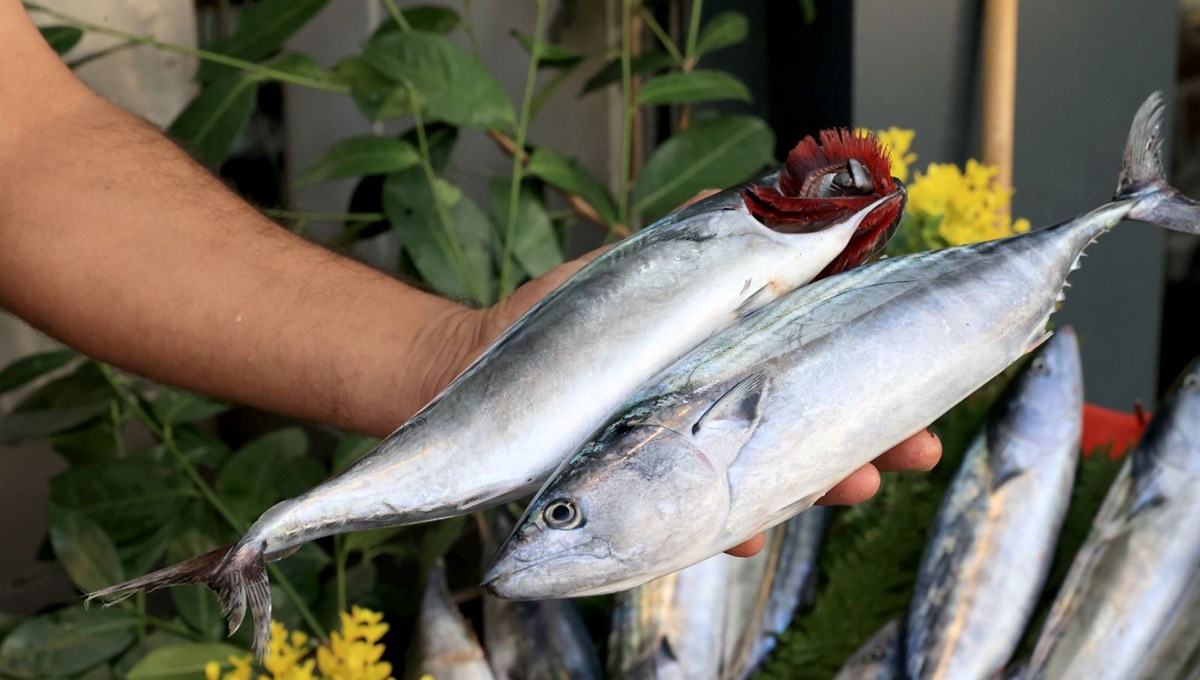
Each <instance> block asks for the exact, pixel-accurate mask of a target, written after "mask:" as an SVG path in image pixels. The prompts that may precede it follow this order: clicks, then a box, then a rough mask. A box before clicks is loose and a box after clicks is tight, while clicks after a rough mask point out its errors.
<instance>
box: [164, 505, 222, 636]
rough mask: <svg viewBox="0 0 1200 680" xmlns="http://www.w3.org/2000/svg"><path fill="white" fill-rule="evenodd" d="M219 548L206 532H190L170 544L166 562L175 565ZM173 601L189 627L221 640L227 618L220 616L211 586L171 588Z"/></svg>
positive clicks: (219, 605)
mask: <svg viewBox="0 0 1200 680" xmlns="http://www.w3.org/2000/svg"><path fill="white" fill-rule="evenodd" d="M219 547H220V545H219V544H218V543H217V541H215V540H213V539H212V537H210V536H208V535H206V534H205V533H204V532H201V531H197V530H196V529H188V530H187V531H185V532H184V533H183V534H181V535H179V536H178V537H176V538H175V540H173V541H171V545H170V547H168V548H167V562H168V563H170V564H176V563H178V562H182V561H184V560H190V559H192V558H193V557H198V556H200V555H203V554H205V553H207V552H211V551H213V550H216V549H217V548H219ZM171 601H172V602H173V603H174V604H175V609H176V610H178V611H179V616H180V617H182V618H183V620H184V622H185V623H187V625H189V626H191V627H192V628H193V629H194V630H196V631H197V632H199V633H202V634H203V635H205V636H206V637H208V638H209V639H213V640H219V639H220V638H221V632H222V629H224V627H225V619H224V617H223V616H222V615H221V603H220V602H219V601H218V600H217V596H216V594H215V593H213V591H212V590H210V589H209V588H208V586H205V585H201V584H193V585H187V586H176V587H174V588H171Z"/></svg>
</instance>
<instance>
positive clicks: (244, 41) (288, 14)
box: [196, 0, 329, 82]
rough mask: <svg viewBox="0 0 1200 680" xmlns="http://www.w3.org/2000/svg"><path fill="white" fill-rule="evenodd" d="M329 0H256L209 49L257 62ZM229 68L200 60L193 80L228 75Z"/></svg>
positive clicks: (204, 79)
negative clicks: (226, 35)
mask: <svg viewBox="0 0 1200 680" xmlns="http://www.w3.org/2000/svg"><path fill="white" fill-rule="evenodd" d="M328 2H329V0H258V1H257V2H253V3H250V4H247V5H245V7H244V9H242V10H241V12H239V13H238V21H237V28H236V29H235V30H234V32H233V35H231V36H229V37H228V38H227V39H225V40H222V41H221V42H219V43H217V44H215V45H213V46H212V47H211V48H210V49H211V51H213V52H219V53H221V54H224V55H226V56H230V57H237V58H238V59H242V60H245V61H258V60H260V59H262V58H263V57H265V56H267V55H269V54H271V53H272V52H274V51H276V50H278V49H279V47H280V46H281V45H283V42H284V41H285V40H287V39H288V37H289V36H291V35H292V34H293V33H295V32H296V31H297V30H299V28H300V27H301V26H303V25H304V24H306V23H307V22H308V21H309V19H312V18H313V17H314V16H316V14H317V13H318V12H320V11H321V10H322V9H323V8H324V7H325V5H326V4H328ZM230 71H231V69H230V67H228V66H223V65H221V64H217V63H215V62H208V61H205V62H202V63H201V64H200V70H199V71H198V72H197V73H196V79H197V80H199V81H201V82H208V81H210V80H215V79H216V78H218V77H221V76H224V75H228V74H229V72H230Z"/></svg>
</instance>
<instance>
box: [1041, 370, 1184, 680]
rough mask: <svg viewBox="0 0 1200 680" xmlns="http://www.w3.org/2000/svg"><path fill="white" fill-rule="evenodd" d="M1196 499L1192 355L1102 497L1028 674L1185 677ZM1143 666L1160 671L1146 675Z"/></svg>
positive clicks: (1102, 679) (1101, 678) (1099, 678)
mask: <svg viewBox="0 0 1200 680" xmlns="http://www.w3.org/2000/svg"><path fill="white" fill-rule="evenodd" d="M1197 498H1200V359H1197V360H1196V361H1194V362H1193V363H1192V364H1191V366H1189V367H1188V369H1187V370H1186V371H1185V372H1184V374H1183V376H1182V377H1181V379H1180V381H1179V382H1178V384H1177V387H1176V389H1175V390H1173V392H1172V393H1171V394H1169V395H1168V396H1167V398H1166V399H1165V400H1164V402H1163V403H1162V404H1161V405H1160V406H1159V409H1158V410H1157V412H1156V413H1155V414H1154V417H1153V418H1152V419H1151V421H1150V424H1149V425H1148V426H1147V428H1146V431H1145V433H1144V434H1143V435H1142V439H1141V441H1140V442H1139V443H1138V446H1137V448H1136V449H1134V451H1133V453H1132V455H1131V456H1130V459H1129V460H1128V461H1126V463H1125V465H1124V466H1123V467H1122V469H1121V472H1120V473H1119V474H1118V476H1117V479H1116V481H1115V482H1113V486H1112V488H1111V489H1110V490H1109V492H1108V495H1107V496H1105V498H1104V503H1103V504H1102V505H1101V506H1100V510H1099V511H1098V512H1097V514H1096V520H1095V521H1094V522H1093V525H1092V530H1091V533H1090V534H1089V535H1088V538H1087V540H1086V541H1085V542H1084V544H1083V547H1082V548H1080V550H1079V554H1078V555H1077V556H1076V557H1075V561H1074V562H1072V564H1071V570H1070V571H1069V572H1068V573H1067V579H1066V581H1065V583H1064V584H1063V587H1062V590H1060V591H1059V593H1058V595H1057V597H1056V598H1055V601H1054V604H1053V605H1052V606H1051V609H1050V615H1049V616H1048V617H1047V619H1046V624H1045V626H1044V627H1043V628H1042V631H1041V634H1040V636H1039V637H1038V641H1037V644H1036V646H1035V647H1034V651H1033V655H1032V656H1031V657H1030V661H1029V671H1028V674H1027V677H1029V678H1089V679H1095V680H1105V679H1107V678H1112V679H1114V680H1115V679H1116V678H1121V679H1123V680H1124V679H1129V678H1150V677H1154V678H1156V679H1157V678H1169V677H1171V675H1173V674H1174V673H1175V672H1179V673H1182V672H1183V671H1184V669H1185V667H1186V664H1187V663H1188V659H1187V657H1188V656H1189V654H1191V653H1194V650H1195V645H1196V643H1197V641H1200V635H1198V634H1197V631H1198V630H1200V628H1198V627H1197V621H1198V616H1200V615H1198V614H1197V607H1196V605H1197V603H1198V602H1200V596H1198V595H1197V588H1200V503H1197V502H1196V499H1197ZM1164 654H1168V655H1170V656H1171V657H1172V658H1174V659H1178V663H1176V662H1175V661H1172V659H1171V658H1167V657H1166V656H1163V655H1164ZM1193 660H1194V659H1193ZM1171 666H1174V670H1173V671H1170V672H1163V671H1166V669H1168V668H1170V667H1171ZM1152 668H1157V669H1158V671H1159V672H1160V673H1161V674H1158V675H1153V676H1151V675H1149V674H1147V671H1148V669H1152Z"/></svg>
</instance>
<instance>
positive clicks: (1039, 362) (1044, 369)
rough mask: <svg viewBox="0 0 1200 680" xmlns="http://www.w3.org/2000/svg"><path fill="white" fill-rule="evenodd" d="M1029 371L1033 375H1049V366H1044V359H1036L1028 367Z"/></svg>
mask: <svg viewBox="0 0 1200 680" xmlns="http://www.w3.org/2000/svg"><path fill="white" fill-rule="evenodd" d="M1029 370H1031V371H1033V374H1034V375H1046V374H1048V373H1050V366H1049V365H1047V364H1046V360H1045V359H1043V358H1041V357H1037V358H1036V359H1034V360H1033V363H1031V364H1030V365H1029Z"/></svg>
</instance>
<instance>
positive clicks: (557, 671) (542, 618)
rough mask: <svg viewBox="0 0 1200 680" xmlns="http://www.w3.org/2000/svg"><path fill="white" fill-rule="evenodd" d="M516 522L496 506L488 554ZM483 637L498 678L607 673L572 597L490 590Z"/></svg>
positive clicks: (595, 678) (584, 677) (591, 677)
mask: <svg viewBox="0 0 1200 680" xmlns="http://www.w3.org/2000/svg"><path fill="white" fill-rule="evenodd" d="M512 527H513V518H512V517H511V516H510V515H509V514H508V511H507V510H505V509H504V508H497V509H496V510H495V511H493V513H492V521H491V532H490V538H492V539H493V542H492V545H491V546H490V549H489V550H487V554H488V555H489V556H490V555H491V553H492V552H494V551H495V547H496V545H497V544H498V540H499V539H502V538H503V537H504V536H507V535H508V532H510V531H512ZM483 641H484V647H485V648H486V649H487V657H488V663H490V664H491V667H492V672H493V673H494V674H495V676H496V680H601V678H603V677H604V672H603V670H602V669H601V668H600V659H599V657H597V656H596V648H595V646H593V645H592V638H591V637H590V636H589V634H588V630H587V627H586V626H584V623H583V619H581V618H580V617H579V611H578V610H577V609H576V607H575V603H573V602H571V601H570V600H538V601H530V602H518V601H515V600H502V599H500V598H498V597H493V596H491V595H487V594H485V595H484V596H483ZM435 678H436V676H435Z"/></svg>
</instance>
